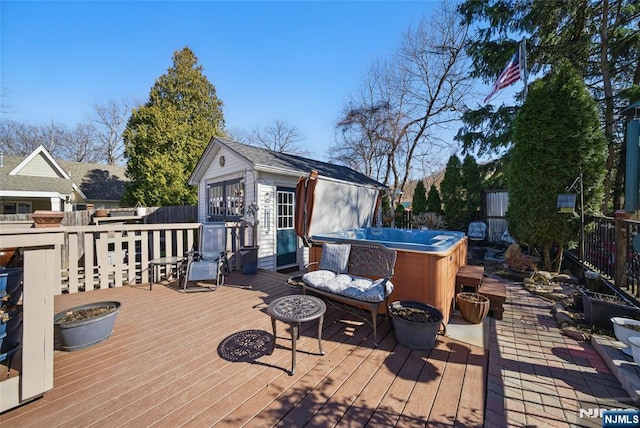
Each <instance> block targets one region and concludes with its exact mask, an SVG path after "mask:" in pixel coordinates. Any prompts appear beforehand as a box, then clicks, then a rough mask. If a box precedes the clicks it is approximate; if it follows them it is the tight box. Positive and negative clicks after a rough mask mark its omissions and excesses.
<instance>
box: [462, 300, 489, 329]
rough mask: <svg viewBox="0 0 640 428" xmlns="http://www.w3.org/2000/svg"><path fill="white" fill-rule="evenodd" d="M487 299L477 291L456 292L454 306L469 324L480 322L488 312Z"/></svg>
mask: <svg viewBox="0 0 640 428" xmlns="http://www.w3.org/2000/svg"><path fill="white" fill-rule="evenodd" d="M489 303H490V302H489V299H488V298H486V297H485V296H483V295H481V294H477V293H458V294H457V295H456V306H457V308H458V309H460V313H461V314H462V318H464V319H465V321H467V322H470V323H471V324H480V323H481V322H482V321H484V319H485V318H486V317H487V314H488V313H489Z"/></svg>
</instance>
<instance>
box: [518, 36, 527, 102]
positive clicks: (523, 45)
mask: <svg viewBox="0 0 640 428" xmlns="http://www.w3.org/2000/svg"><path fill="white" fill-rule="evenodd" d="M520 64H522V72H523V76H522V77H523V78H522V80H523V81H524V99H525V100H526V99H527V93H528V92H529V85H528V83H527V78H528V77H529V72H528V71H527V38H526V37H523V38H522V41H521V42H520Z"/></svg>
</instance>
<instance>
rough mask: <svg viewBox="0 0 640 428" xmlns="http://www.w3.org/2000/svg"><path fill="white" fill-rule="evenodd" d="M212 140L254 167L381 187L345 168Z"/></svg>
mask: <svg viewBox="0 0 640 428" xmlns="http://www.w3.org/2000/svg"><path fill="white" fill-rule="evenodd" d="M214 139H215V140H217V141H218V142H219V143H220V144H222V145H224V146H226V147H227V148H228V149H230V150H232V151H234V152H236V153H238V154H239V155H240V156H242V157H244V158H245V159H247V160H248V161H250V162H252V163H253V164H254V165H255V166H256V167H265V168H269V169H282V170H283V171H289V172H295V173H299V174H300V175H308V174H309V173H310V172H311V171H312V170H315V171H318V174H319V175H321V176H324V177H328V178H333V179H336V180H342V181H347V182H350V183H356V184H360V185H366V186H375V187H379V186H382V184H381V183H379V182H378V181H376V180H374V179H372V178H369V177H367V176H366V175H364V174H361V173H359V172H357V171H355V170H353V169H351V168H349V167H346V166H342V165H336V164H332V163H328V162H322V161H318V160H315V159H309V158H304V157H302V156H296V155H290V154H285V153H280V152H275V151H272V150H268V149H265V148H261V147H255V146H250V145H247V144H242V143H237V142H235V141H231V140H227V139H224V138H220V137H214Z"/></svg>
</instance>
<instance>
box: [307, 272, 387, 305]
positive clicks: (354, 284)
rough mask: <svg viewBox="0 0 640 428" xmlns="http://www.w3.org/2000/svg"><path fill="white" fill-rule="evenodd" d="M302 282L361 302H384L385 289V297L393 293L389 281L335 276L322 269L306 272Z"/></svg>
mask: <svg viewBox="0 0 640 428" xmlns="http://www.w3.org/2000/svg"><path fill="white" fill-rule="evenodd" d="M302 280H303V281H304V282H305V284H308V285H310V286H311V287H314V288H317V289H320V290H324V291H328V292H331V293H333V294H339V295H341V296H345V297H349V298H352V299H356V300H361V301H363V302H375V303H380V302H384V299H385V288H386V291H387V293H386V295H387V296H388V295H389V294H391V292H392V291H393V284H392V283H391V281H389V280H387V279H384V278H381V279H375V280H373V279H369V278H363V277H359V276H354V275H348V274H339V275H336V274H335V273H334V272H331V271H329V270H324V269H320V270H316V271H312V272H307V273H305V274H304V275H302Z"/></svg>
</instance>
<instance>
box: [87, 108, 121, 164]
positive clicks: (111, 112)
mask: <svg viewBox="0 0 640 428" xmlns="http://www.w3.org/2000/svg"><path fill="white" fill-rule="evenodd" d="M92 107H93V110H94V117H93V118H92V122H93V123H94V126H95V130H96V132H95V138H96V140H97V141H98V142H99V143H100V152H101V155H102V158H103V160H104V161H106V163H107V164H109V165H115V164H116V163H118V162H120V161H122V159H123V155H124V141H123V140H122V133H123V132H124V130H125V128H126V126H127V121H128V120H129V116H130V115H131V106H130V105H129V103H128V102H127V101H115V100H109V101H107V103H106V104H94V105H92Z"/></svg>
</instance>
